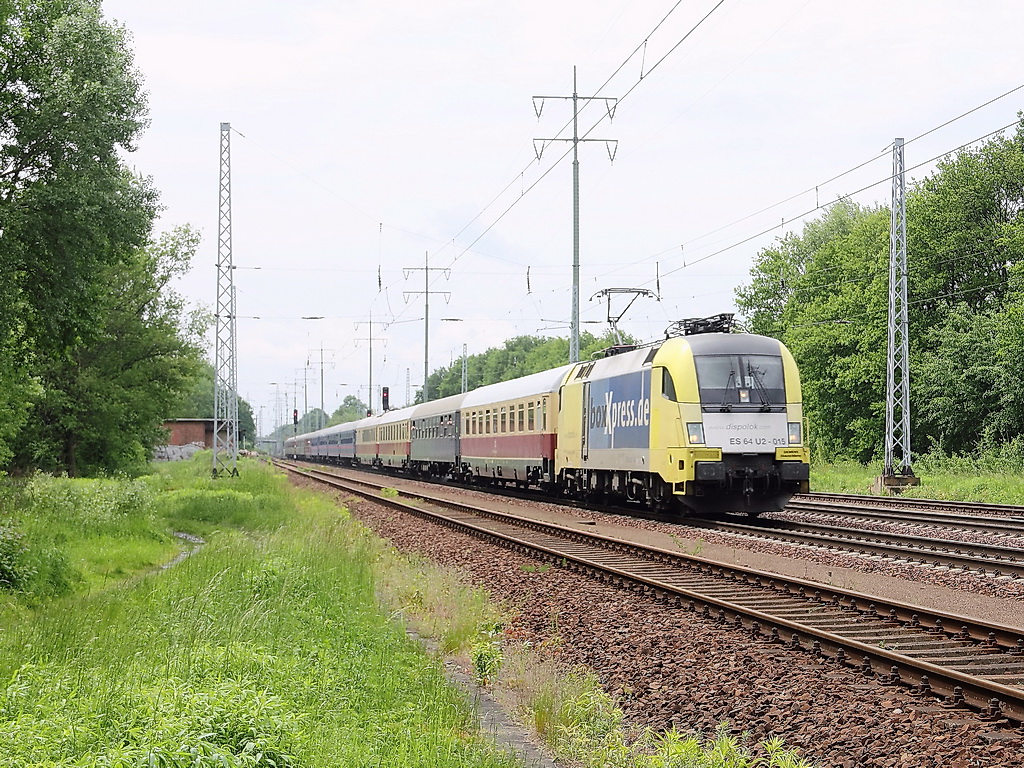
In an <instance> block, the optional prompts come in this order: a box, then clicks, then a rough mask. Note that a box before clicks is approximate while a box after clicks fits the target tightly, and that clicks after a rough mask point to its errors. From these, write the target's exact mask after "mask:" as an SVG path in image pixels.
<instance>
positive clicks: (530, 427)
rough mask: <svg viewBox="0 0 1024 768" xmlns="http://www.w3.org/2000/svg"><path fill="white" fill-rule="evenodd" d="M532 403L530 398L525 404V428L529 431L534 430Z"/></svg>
mask: <svg viewBox="0 0 1024 768" xmlns="http://www.w3.org/2000/svg"><path fill="white" fill-rule="evenodd" d="M533 405H534V404H533V401H532V400H531V401H530V402H528V403H527V404H526V428H527V429H528V430H530V431H531V432H533V430H534V420H533Z"/></svg>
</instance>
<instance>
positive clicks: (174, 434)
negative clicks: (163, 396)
mask: <svg viewBox="0 0 1024 768" xmlns="http://www.w3.org/2000/svg"><path fill="white" fill-rule="evenodd" d="M164 429H166V430H168V431H169V432H170V435H168V437H167V445H202V446H204V447H206V448H213V419H168V420H167V421H165V422H164Z"/></svg>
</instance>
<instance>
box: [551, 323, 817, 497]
mask: <svg viewBox="0 0 1024 768" xmlns="http://www.w3.org/2000/svg"><path fill="white" fill-rule="evenodd" d="M561 398H562V403H561V408H560V411H559V428H558V449H557V456H556V465H557V467H558V468H559V471H560V472H561V475H562V480H561V482H562V484H564V485H565V486H566V487H568V488H570V489H572V491H573V492H574V493H575V494H576V495H585V496H592V495H606V494H607V495H614V496H624V497H625V498H627V499H630V500H633V501H638V502H643V503H647V504H650V505H651V506H654V507H660V508H666V509H668V508H672V507H675V506H682V507H683V508H684V509H683V510H681V511H692V512H696V513H710V512H720V511H744V512H747V513H749V514H758V513H760V512H766V511H773V510H778V509H781V508H782V507H783V506H784V505H785V503H786V501H787V500H788V499H789V497H790V496H792V495H793V494H794V493H801V492H806V491H807V488H808V477H809V470H808V463H809V452H808V449H807V447H806V445H805V443H804V431H805V430H804V425H803V407H802V404H801V396H800V376H799V373H798V372H797V368H796V364H795V363H794V361H793V357H792V355H791V354H790V353H789V350H787V349H786V347H785V346H784V345H783V344H782V343H781V342H779V341H778V340H776V339H771V338H767V337H764V336H756V335H752V334H741V333H737V334H733V333H700V334H694V335H687V336H680V337H674V338H669V339H666V340H665V341H663V342H661V343H660V344H657V345H653V346H650V347H643V348H640V349H636V350H632V351H627V352H624V353H622V354H618V355H614V356H612V357H608V358H605V359H602V360H596V361H593V362H589V363H584V364H580V365H579V366H578V367H577V368H575V369H574V370H573V371H571V372H570V374H569V375H568V376H567V378H566V380H565V382H564V383H563V386H562V389H561Z"/></svg>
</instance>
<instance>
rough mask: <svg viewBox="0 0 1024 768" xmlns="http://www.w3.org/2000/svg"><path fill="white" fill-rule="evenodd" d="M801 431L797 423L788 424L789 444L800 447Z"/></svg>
mask: <svg viewBox="0 0 1024 768" xmlns="http://www.w3.org/2000/svg"><path fill="white" fill-rule="evenodd" d="M801 432H802V430H801V429H800V422H799V421H791V422H789V444H790V445H800V438H801V434H800V433H801Z"/></svg>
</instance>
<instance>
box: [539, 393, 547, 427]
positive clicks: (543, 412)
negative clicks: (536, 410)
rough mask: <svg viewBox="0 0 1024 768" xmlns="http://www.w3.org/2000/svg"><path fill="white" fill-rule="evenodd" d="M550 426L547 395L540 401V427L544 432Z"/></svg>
mask: <svg viewBox="0 0 1024 768" xmlns="http://www.w3.org/2000/svg"><path fill="white" fill-rule="evenodd" d="M547 428H548V399H547V398H546V397H545V398H544V399H543V400H541V401H540V429H541V431H542V432H543V431H544V430H546V429H547Z"/></svg>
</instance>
